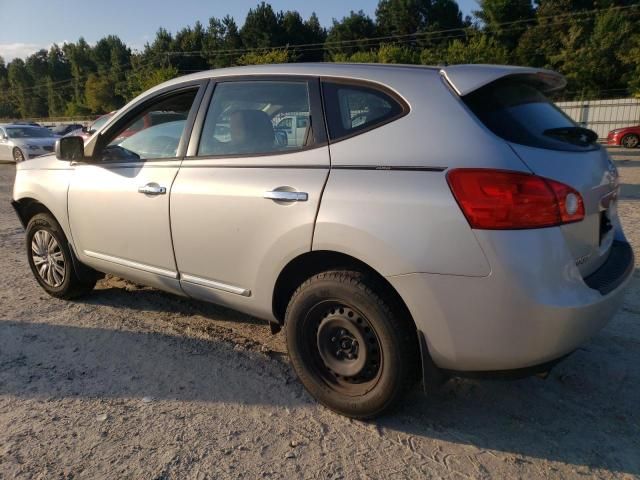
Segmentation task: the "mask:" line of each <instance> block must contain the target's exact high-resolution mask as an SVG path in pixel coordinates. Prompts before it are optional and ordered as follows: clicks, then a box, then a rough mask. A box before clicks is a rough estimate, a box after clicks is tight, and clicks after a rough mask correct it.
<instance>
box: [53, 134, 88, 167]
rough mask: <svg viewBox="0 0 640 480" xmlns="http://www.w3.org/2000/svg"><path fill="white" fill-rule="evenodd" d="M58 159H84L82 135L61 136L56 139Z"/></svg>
mask: <svg viewBox="0 0 640 480" xmlns="http://www.w3.org/2000/svg"><path fill="white" fill-rule="evenodd" d="M56 158H57V159H58V160H70V161H73V160H84V140H83V139H82V137H62V138H59V139H58V140H56Z"/></svg>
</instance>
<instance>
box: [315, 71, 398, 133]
mask: <svg viewBox="0 0 640 480" xmlns="http://www.w3.org/2000/svg"><path fill="white" fill-rule="evenodd" d="M322 91H323V93H324V99H325V110H326V112H327V124H328V127H329V137H330V138H331V139H332V140H337V139H340V138H343V137H347V136H350V135H353V134H356V133H359V132H362V131H365V130H369V129H371V128H375V127H378V126H381V125H383V124H385V123H387V122H389V121H391V120H393V119H395V118H398V117H399V116H401V115H402V113H403V111H404V108H403V106H402V105H401V104H400V103H399V102H398V101H397V100H395V99H394V98H393V97H392V96H391V95H389V94H387V93H385V92H383V91H382V90H379V89H377V88H373V87H368V86H365V85H351V84H342V83H333V82H323V84H322Z"/></svg>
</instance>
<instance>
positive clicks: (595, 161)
mask: <svg viewBox="0 0 640 480" xmlns="http://www.w3.org/2000/svg"><path fill="white" fill-rule="evenodd" d="M541 85H542V84H541V82H540V81H539V80H537V79H535V78H531V77H529V76H518V75H515V76H510V77H506V78H501V79H499V80H496V81H493V82H492V83H490V84H488V85H485V86H483V87H481V88H479V89H477V90H475V91H473V92H471V93H469V94H467V95H465V96H463V97H462V98H463V100H464V101H465V103H466V104H467V106H469V107H470V108H471V110H472V111H473V112H474V113H475V114H476V116H477V117H478V118H479V119H480V120H481V121H482V122H483V123H484V124H485V126H487V127H488V128H489V129H490V130H492V131H493V132H494V133H495V134H497V135H498V136H500V137H502V138H503V139H505V140H507V142H508V143H509V145H510V146H511V148H512V149H513V150H514V152H515V153H516V154H517V155H518V156H519V157H520V158H521V159H522V161H523V162H524V163H525V164H526V165H527V166H528V167H529V169H530V170H531V171H532V172H533V173H535V174H537V175H540V176H543V177H547V178H550V179H553V180H557V181H560V182H562V183H565V184H567V185H570V186H571V187H573V188H574V189H576V190H577V191H578V192H580V194H581V195H582V198H583V201H584V207H585V218H584V220H582V221H580V222H576V223H570V224H565V225H563V226H561V229H562V231H563V233H564V235H565V238H566V239H567V242H568V244H569V248H570V249H571V251H572V253H573V256H574V258H575V260H576V265H577V266H578V268H579V270H580V272H581V273H582V275H583V276H587V275H589V274H590V273H592V272H593V271H595V270H596V269H597V268H598V267H599V266H600V265H602V263H604V261H606V259H607V255H608V253H609V250H610V248H611V245H612V243H613V239H614V234H615V228H614V227H615V226H616V225H617V224H618V219H617V213H616V205H617V194H618V174H617V171H616V168H615V166H614V165H613V163H612V162H611V160H610V158H609V155H608V154H607V151H606V150H605V149H604V148H603V147H601V146H599V145H598V144H597V143H596V142H595V138H592V137H590V132H589V131H587V130H586V129H583V128H580V127H579V126H578V125H576V124H575V123H574V122H573V120H571V119H570V118H569V117H568V116H566V115H565V114H564V113H563V112H562V111H561V110H560V109H559V108H557V107H556V106H555V105H553V103H552V102H550V101H549V100H548V99H547V98H546V97H545V95H544V92H543V91H542V90H543V86H541Z"/></svg>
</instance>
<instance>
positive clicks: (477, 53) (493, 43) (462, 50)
mask: <svg viewBox="0 0 640 480" xmlns="http://www.w3.org/2000/svg"><path fill="white" fill-rule="evenodd" d="M445 61H446V63H447V64H450V65H455V64H459V63H497V64H505V63H508V61H509V52H508V51H507V49H506V48H505V47H504V46H502V45H500V44H499V43H498V41H497V40H496V39H495V38H493V37H490V36H488V35H484V34H481V33H478V34H473V35H471V36H470V37H469V39H468V40H467V41H466V42H465V41H462V40H457V39H456V40H453V42H451V43H450V44H449V46H448V47H447V50H446V53H445Z"/></svg>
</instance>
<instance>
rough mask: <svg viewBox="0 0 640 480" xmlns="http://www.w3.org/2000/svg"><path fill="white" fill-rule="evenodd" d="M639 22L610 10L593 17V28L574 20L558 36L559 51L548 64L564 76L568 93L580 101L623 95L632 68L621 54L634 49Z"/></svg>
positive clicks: (619, 12) (621, 12) (622, 13)
mask: <svg viewBox="0 0 640 480" xmlns="http://www.w3.org/2000/svg"><path fill="white" fill-rule="evenodd" d="M634 30H635V31H637V30H638V22H637V21H634V20H632V19H629V18H628V17H627V15H625V12H623V11H620V10H613V9H609V10H607V11H605V12H602V13H599V14H597V15H596V17H595V20H594V24H593V28H592V29H591V28H590V25H588V24H585V23H584V22H578V21H574V23H573V24H572V25H570V27H569V28H568V30H567V32H566V33H565V34H564V35H563V36H562V37H561V41H562V48H561V49H560V51H559V52H558V53H557V54H556V55H553V56H552V57H551V62H552V63H553V64H554V65H555V66H556V68H557V69H558V70H559V71H560V72H561V73H563V74H564V75H565V76H566V77H567V81H568V90H569V91H570V92H574V93H575V94H576V95H577V96H579V97H581V98H599V97H603V96H608V95H609V92H616V91H617V92H624V90H625V89H626V87H627V82H628V80H627V79H628V77H629V74H630V71H631V70H632V69H633V67H632V66H630V65H629V63H627V62H626V61H624V60H623V58H624V55H626V54H627V52H629V51H630V50H631V49H633V45H632V38H633V37H634V35H633V33H634Z"/></svg>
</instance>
